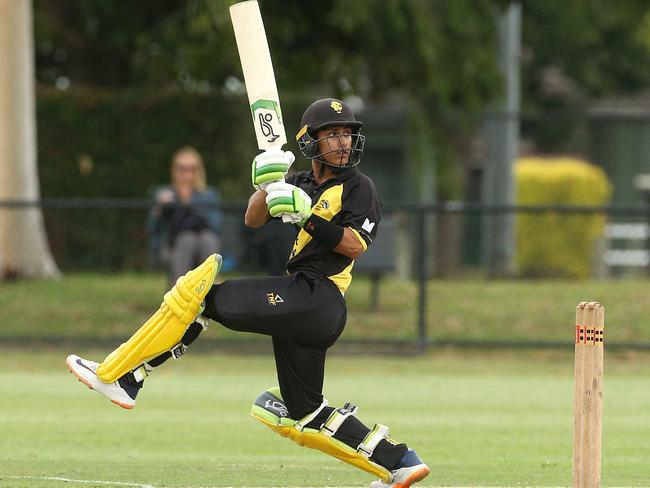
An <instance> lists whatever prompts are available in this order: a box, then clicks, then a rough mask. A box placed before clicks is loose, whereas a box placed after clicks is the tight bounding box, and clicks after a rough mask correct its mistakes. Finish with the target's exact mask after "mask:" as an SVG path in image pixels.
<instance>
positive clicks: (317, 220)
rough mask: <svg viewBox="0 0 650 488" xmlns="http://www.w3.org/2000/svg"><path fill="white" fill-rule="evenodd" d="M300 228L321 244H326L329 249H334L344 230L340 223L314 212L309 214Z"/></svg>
mask: <svg viewBox="0 0 650 488" xmlns="http://www.w3.org/2000/svg"><path fill="white" fill-rule="evenodd" d="M302 228H303V230H304V231H305V232H307V234H309V235H310V236H312V237H313V238H314V239H318V241H319V242H320V243H321V244H323V245H325V246H327V247H328V248H329V249H334V248H335V247H336V246H338V245H339V243H340V242H341V239H343V232H344V230H345V229H343V227H341V226H340V225H336V224H333V223H332V222H330V221H329V220H325V219H324V218H323V217H319V216H318V215H316V214H311V216H310V217H309V218H308V219H307V220H306V221H305V224H304V225H303V226H302Z"/></svg>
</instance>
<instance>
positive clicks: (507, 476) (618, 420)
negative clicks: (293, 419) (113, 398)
mask: <svg viewBox="0 0 650 488" xmlns="http://www.w3.org/2000/svg"><path fill="white" fill-rule="evenodd" d="M335 351H336V349H335V350H334V351H333V352H334V353H335ZM68 352H76V353H80V354H88V355H89V356H90V357H93V358H99V359H101V358H102V357H103V355H104V354H105V353H106V352H108V351H94V352H90V353H89V352H88V351H48V352H38V351H31V350H29V349H20V350H18V349H10V348H4V349H2V350H1V354H0V385H1V388H2V390H1V391H2V395H1V396H0V432H1V433H2V435H1V436H0V452H1V453H2V455H1V456H0V486H2V487H4V486H7V487H15V488H23V487H53V488H56V487H59V486H60V487H65V488H70V487H89V486H97V487H118V486H133V487H141V488H142V487H145V486H149V487H155V488H160V487H194V488H195V487H226V486H232V487H244V486H246V487H322V486H329V487H343V486H346V487H348V486H359V487H360V486H367V485H368V483H369V482H370V481H371V480H372V477H370V476H369V475H366V474H365V473H363V472H360V471H358V470H356V469H355V468H352V467H349V466H347V465H345V464H343V463H341V462H339V461H336V460H334V459H332V458H329V457H327V456H325V455H323V454H320V453H318V452H316V451H312V450H308V449H305V448H301V447H298V446H296V445H295V444H293V443H292V442H290V441H288V440H286V439H284V438H281V437H279V436H277V435H276V434H274V433H273V432H271V431H270V430H269V429H267V428H266V427H264V426H263V425H262V424H260V423H258V422H257V421H255V420H254V419H253V418H252V417H250V416H249V407H250V403H251V402H252V400H253V399H254V398H255V396H256V395H257V394H258V393H259V392H261V391H262V390H263V389H265V388H267V387H269V386H272V385H274V384H275V375H274V368H273V361H272V358H271V357H268V356H236V355H221V356H220V355H210V354H194V355H192V354H189V355H187V356H185V357H184V358H183V359H182V360H180V361H178V362H174V364H172V365H171V366H169V365H165V367H164V368H161V369H160V370H158V371H156V372H155V377H152V378H151V379H150V380H148V383H147V385H146V386H145V389H144V390H143V391H142V394H141V397H140V398H139V399H138V405H137V406H136V408H135V409H134V410H132V411H126V410H122V409H120V408H119V407H116V406H115V405H113V404H112V403H110V402H108V401H107V400H106V399H105V398H104V397H102V396H100V395H99V394H97V393H95V392H92V391H90V390H88V389H87V388H86V387H85V386H83V385H82V384H81V383H79V382H77V381H76V380H75V379H74V378H73V377H72V375H70V374H69V373H68V372H67V369H66V368H65V365H64V360H65V356H66V354H67V353H68ZM648 359H649V357H648V355H645V354H640V353H637V354H627V355H622V354H619V353H616V354H614V353H608V354H607V356H606V364H605V405H604V443H603V486H648V485H649V484H650V483H648V480H650V463H648V459H650V443H649V442H648V439H649V438H650V409H648V405H649V404H650V380H649V377H650V376H649V375H650V361H649V360H648ZM572 375H573V354H572V353H571V352H569V351H559V352H551V351H547V352H525V351H516V352H498V353H497V352H492V353H490V352H473V353H469V352H463V353H459V352H454V351H447V350H440V351H437V352H435V353H432V354H429V355H426V356H419V357H403V358H398V357H388V358H386V357H384V358H380V357H376V356H373V357H369V356H362V357H356V356H355V357H353V356H350V355H336V354H333V355H332V357H331V358H330V362H329V364H328V372H327V380H326V394H327V397H328V399H329V400H330V403H332V404H342V403H343V402H345V401H347V400H350V401H353V402H355V403H357V404H358V405H359V406H360V412H359V416H360V417H361V418H362V419H363V420H365V421H366V422H368V423H373V422H382V423H385V424H387V425H389V426H390V427H391V432H392V434H393V436H394V437H395V438H396V439H399V440H404V441H406V442H408V443H409V444H410V445H411V446H413V447H415V448H416V449H417V450H418V452H419V453H420V454H421V455H422V457H423V458H424V459H425V460H426V461H427V462H428V463H429V464H430V466H431V468H432V471H431V475H430V476H429V478H427V479H426V480H424V482H423V483H422V486H428V487H434V486H435V487H438V486H464V487H475V486H536V487H540V486H547V487H550V486H554V487H555V486H569V485H570V484H571V450H572V423H573V412H572V409H573V400H572V396H573V378H572Z"/></svg>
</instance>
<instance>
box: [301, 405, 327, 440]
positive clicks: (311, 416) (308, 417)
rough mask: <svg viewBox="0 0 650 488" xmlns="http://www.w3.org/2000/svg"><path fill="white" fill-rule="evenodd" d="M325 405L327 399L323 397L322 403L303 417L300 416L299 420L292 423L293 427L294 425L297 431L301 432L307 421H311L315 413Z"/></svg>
mask: <svg viewBox="0 0 650 488" xmlns="http://www.w3.org/2000/svg"><path fill="white" fill-rule="evenodd" d="M326 406H327V400H325V399H324V398H323V403H321V404H320V406H319V407H318V408H317V409H316V410H314V411H313V412H312V413H310V414H308V415H306V416H305V417H303V418H301V419H300V420H298V421H297V422H296V423H295V424H294V426H293V427H294V428H295V429H296V430H297V431H298V432H302V431H303V430H304V429H305V426H306V425H307V424H308V423H309V422H311V421H312V420H314V419H315V418H316V415H318V414H319V413H320V412H321V410H323V409H324V408H325V407H326Z"/></svg>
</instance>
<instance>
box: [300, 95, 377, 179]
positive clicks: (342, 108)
mask: <svg viewBox="0 0 650 488" xmlns="http://www.w3.org/2000/svg"><path fill="white" fill-rule="evenodd" d="M362 125H363V123H362V122H359V121H358V120H357V119H356V118H355V117H354V112H352V109H351V108H350V106H349V105H348V104H347V103H345V102H343V101H342V100H337V99H336V98H324V99H322V100H317V101H315V102H314V103H312V104H311V105H310V106H309V107H307V110H305V113H304V114H303V115H302V119H301V121H300V127H301V129H300V131H298V134H297V135H296V141H297V142H298V148H299V149H300V152H301V153H302V154H303V156H305V157H306V158H307V159H315V160H317V161H318V162H320V163H323V164H326V165H328V166H330V167H332V168H333V169H334V170H335V171H336V170H337V169H338V170H343V169H347V168H351V167H353V166H356V165H357V164H359V162H360V161H361V156H363V147H364V145H365V142H366V137H365V136H364V135H362V134H361V133H360V129H361V126H362ZM332 126H343V127H350V128H351V129H352V134H351V137H352V145H351V148H350V149H349V150H346V151H342V150H341V145H340V144H338V140H336V139H337V138H338V137H340V136H337V135H331V136H327V137H322V138H320V139H317V133H318V131H319V130H321V129H325V128H327V127H332ZM330 139H334V141H332V142H335V143H336V144H334V147H333V148H331V147H330V144H327V147H328V148H329V149H327V150H323V149H322V148H321V149H319V141H325V140H330ZM328 142H329V141H328ZM345 152H349V154H350V156H349V158H348V160H347V162H346V163H345V164H332V163H329V162H327V161H326V160H325V159H323V156H324V155H326V154H330V153H341V162H342V161H343V154H344V153H345Z"/></svg>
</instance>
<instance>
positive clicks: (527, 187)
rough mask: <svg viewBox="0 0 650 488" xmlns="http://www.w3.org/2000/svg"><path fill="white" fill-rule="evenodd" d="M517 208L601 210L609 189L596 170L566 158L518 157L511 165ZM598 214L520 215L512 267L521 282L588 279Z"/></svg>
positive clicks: (601, 222)
mask: <svg viewBox="0 0 650 488" xmlns="http://www.w3.org/2000/svg"><path fill="white" fill-rule="evenodd" d="M516 178H517V203H518V204H519V205H594V206H598V205H606V204H608V203H609V201H610V198H611V196H612V186H611V184H610V183H609V181H608V179H607V176H606V174H605V172H604V171H603V170H602V169H601V168H600V167H598V166H594V165H592V164H589V163H588V162H586V161H582V160H579V159H575V158H570V157H557V158H541V157H537V158H522V159H520V160H519V161H518V162H517V165H516ZM605 218H606V217H605V216H604V215H603V214H600V213H589V214H584V213H560V212H548V213H543V214H533V213H521V214H520V215H519V216H518V218H517V266H518V270H519V274H520V276H523V277H535V278H538V277H557V278H560V277H562V278H588V277H589V276H590V275H591V273H592V270H593V260H594V255H595V251H596V242H597V240H598V239H599V238H600V237H601V236H602V235H603V230H604V226H605Z"/></svg>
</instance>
